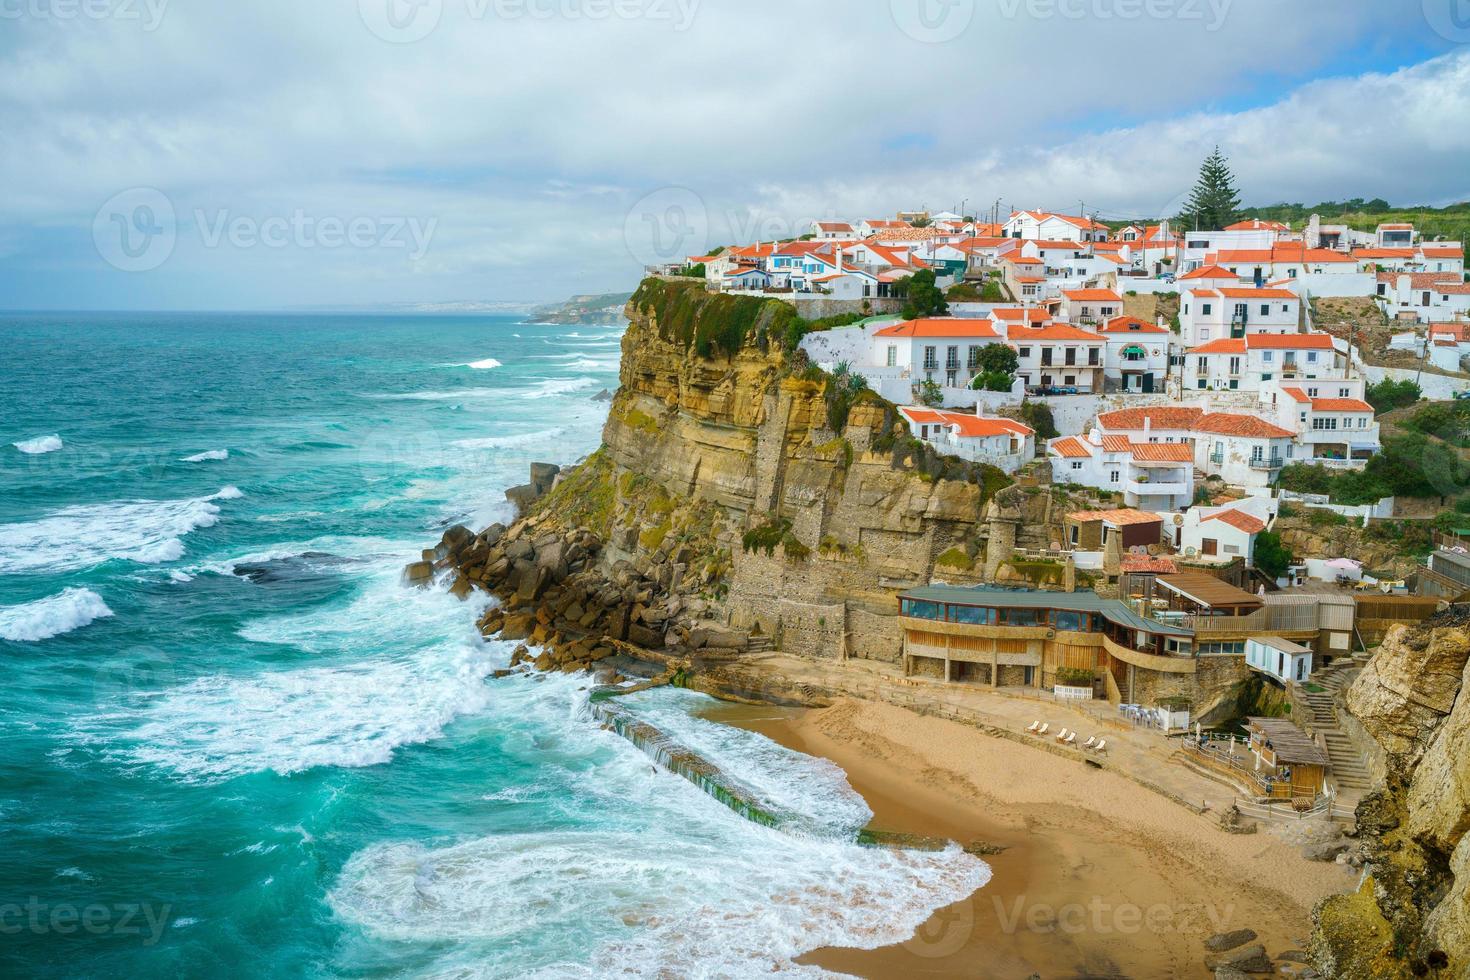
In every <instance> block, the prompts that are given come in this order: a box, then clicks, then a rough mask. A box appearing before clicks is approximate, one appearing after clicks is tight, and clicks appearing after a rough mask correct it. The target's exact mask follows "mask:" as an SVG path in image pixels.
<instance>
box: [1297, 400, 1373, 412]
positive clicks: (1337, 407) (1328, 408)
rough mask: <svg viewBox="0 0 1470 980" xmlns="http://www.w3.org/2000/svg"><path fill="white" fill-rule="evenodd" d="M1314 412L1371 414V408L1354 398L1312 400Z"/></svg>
mask: <svg viewBox="0 0 1470 980" xmlns="http://www.w3.org/2000/svg"><path fill="white" fill-rule="evenodd" d="M1312 411H1314V412H1371V411H1373V406H1372V405H1369V404H1368V403H1367V402H1365V401H1359V400H1358V399H1356V398H1313V399H1312Z"/></svg>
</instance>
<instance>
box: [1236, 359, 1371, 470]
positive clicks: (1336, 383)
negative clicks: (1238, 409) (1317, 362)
mask: <svg viewBox="0 0 1470 980" xmlns="http://www.w3.org/2000/svg"><path fill="white" fill-rule="evenodd" d="M1362 385H1363V382H1362V381H1361V380H1360V379H1340V380H1338V379H1333V380H1323V381H1308V382H1301V383H1294V384H1282V383H1278V382H1268V383H1267V386H1266V388H1264V389H1263V390H1262V392H1261V394H1262V400H1263V401H1268V400H1269V405H1268V406H1267V407H1268V409H1269V410H1271V411H1272V412H1274V414H1275V416H1276V420H1277V421H1278V422H1280V423H1281V425H1282V426H1283V427H1285V428H1288V429H1295V430H1296V434H1297V435H1296V442H1297V446H1298V447H1299V451H1298V452H1296V453H1295V454H1294V456H1295V458H1296V459H1297V460H1298V461H1301V462H1326V463H1328V464H1329V465H1342V466H1361V465H1362V464H1363V463H1365V462H1367V460H1368V458H1369V457H1370V456H1372V455H1373V454H1374V453H1376V452H1378V451H1379V449H1381V448H1382V446H1381V444H1380V442H1379V432H1378V422H1377V421H1376V420H1375V419H1374V418H1373V406H1372V405H1370V404H1368V403H1367V402H1366V401H1363V399H1362V392H1363V388H1362ZM1278 393H1279V394H1278Z"/></svg>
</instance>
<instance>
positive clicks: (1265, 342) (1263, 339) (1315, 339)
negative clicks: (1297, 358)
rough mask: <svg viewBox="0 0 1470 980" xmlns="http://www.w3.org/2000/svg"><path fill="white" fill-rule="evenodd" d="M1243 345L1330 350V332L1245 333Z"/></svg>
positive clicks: (1273, 348) (1254, 347)
mask: <svg viewBox="0 0 1470 980" xmlns="http://www.w3.org/2000/svg"><path fill="white" fill-rule="evenodd" d="M1245 345H1246V346H1247V347H1249V348H1250V349H1251V350H1332V334H1330V333H1252V334H1246V336H1245ZM1196 350H1198V348H1196Z"/></svg>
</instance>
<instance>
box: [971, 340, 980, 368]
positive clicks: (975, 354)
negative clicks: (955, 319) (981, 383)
mask: <svg viewBox="0 0 1470 980" xmlns="http://www.w3.org/2000/svg"><path fill="white" fill-rule="evenodd" d="M979 366H980V348H979V347H977V346H976V345H974V344H971V345H970V352H969V367H970V370H971V371H973V370H975V369H976V368H977V367H979Z"/></svg>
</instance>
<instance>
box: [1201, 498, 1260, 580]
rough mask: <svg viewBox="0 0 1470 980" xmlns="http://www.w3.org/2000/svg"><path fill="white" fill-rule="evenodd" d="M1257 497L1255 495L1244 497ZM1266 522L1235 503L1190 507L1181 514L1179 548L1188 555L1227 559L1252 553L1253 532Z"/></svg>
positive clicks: (1250, 557) (1249, 556) (1248, 557)
mask: <svg viewBox="0 0 1470 980" xmlns="http://www.w3.org/2000/svg"><path fill="white" fill-rule="evenodd" d="M1247 499H1257V498H1247ZM1266 524H1267V522H1266V521H1265V520H1264V519H1262V518H1261V517H1259V516H1257V515H1255V514H1252V513H1248V512H1247V511H1246V510H1244V509H1242V508H1241V507H1239V506H1236V504H1235V503H1230V504H1226V505H1224V506H1222V507H1191V508H1190V509H1189V510H1187V511H1185V513H1184V523H1183V524H1182V525H1181V526H1180V528H1179V550H1180V551H1182V552H1184V554H1186V555H1188V556H1189V557H1191V558H1194V557H1200V558H1218V559H1220V560H1221V561H1230V560H1233V559H1235V558H1243V559H1245V561H1246V563H1247V564H1251V563H1252V562H1253V559H1254V556H1255V546H1256V535H1258V534H1260V533H1261V532H1262V531H1264V530H1266Z"/></svg>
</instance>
